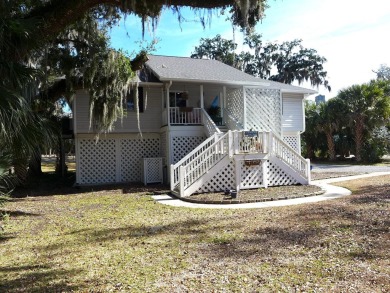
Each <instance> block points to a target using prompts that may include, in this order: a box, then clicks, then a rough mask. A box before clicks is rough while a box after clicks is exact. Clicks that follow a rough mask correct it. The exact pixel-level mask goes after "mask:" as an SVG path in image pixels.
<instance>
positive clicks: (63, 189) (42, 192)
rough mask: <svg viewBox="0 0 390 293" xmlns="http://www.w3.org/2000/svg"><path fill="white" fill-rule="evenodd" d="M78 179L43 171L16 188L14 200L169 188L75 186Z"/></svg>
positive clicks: (131, 185)
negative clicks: (38, 175)
mask: <svg viewBox="0 0 390 293" xmlns="http://www.w3.org/2000/svg"><path fill="white" fill-rule="evenodd" d="M75 179H76V174H75V172H68V174H67V175H66V177H64V178H62V177H61V176H60V175H58V174H56V173H43V174H42V175H41V176H40V177H37V178H34V180H31V181H30V182H28V183H27V184H26V185H25V186H21V187H18V188H16V189H15V190H14V191H13V193H12V194H11V196H12V198H13V201H15V198H24V197H28V196H30V197H34V196H53V195H72V194H80V193H88V192H92V191H93V192H99V191H106V192H110V191H116V192H117V191H118V190H119V192H121V193H132V192H150V193H153V192H158V191H161V190H168V189H169V188H168V186H166V185H162V184H153V185H148V186H145V185H144V184H142V183H140V182H135V183H126V184H125V183H123V184H105V185H96V186H74V183H75Z"/></svg>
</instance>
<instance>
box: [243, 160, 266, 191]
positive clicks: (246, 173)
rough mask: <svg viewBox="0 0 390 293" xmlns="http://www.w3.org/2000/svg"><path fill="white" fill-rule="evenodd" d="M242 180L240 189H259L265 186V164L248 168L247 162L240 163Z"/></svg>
mask: <svg viewBox="0 0 390 293" xmlns="http://www.w3.org/2000/svg"><path fill="white" fill-rule="evenodd" d="M239 164H240V168H241V180H240V189H250V188H259V187H262V186H263V164H262V162H261V163H260V165H254V166H246V165H245V161H240V162H239Z"/></svg>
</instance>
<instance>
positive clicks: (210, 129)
mask: <svg viewBox="0 0 390 293" xmlns="http://www.w3.org/2000/svg"><path fill="white" fill-rule="evenodd" d="M201 113H202V122H203V126H204V128H205V132H206V134H207V136H208V137H210V136H212V135H213V134H214V133H222V132H221V130H219V128H218V126H217V125H216V124H215V122H214V121H213V119H211V117H210V116H209V114H208V113H207V112H206V110H205V109H203V108H202V110H201Z"/></svg>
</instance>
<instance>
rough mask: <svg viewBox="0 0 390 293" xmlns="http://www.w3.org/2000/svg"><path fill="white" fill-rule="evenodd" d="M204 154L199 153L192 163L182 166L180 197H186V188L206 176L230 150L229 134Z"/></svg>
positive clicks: (218, 140)
mask: <svg viewBox="0 0 390 293" xmlns="http://www.w3.org/2000/svg"><path fill="white" fill-rule="evenodd" d="M215 138H216V139H215V141H214V143H213V144H212V145H210V146H209V147H208V148H207V149H205V150H204V151H203V152H201V153H199V155H198V156H197V157H195V158H194V159H193V160H192V161H190V162H189V163H188V164H186V165H181V166H180V196H183V195H184V191H185V189H186V188H188V187H189V186H191V185H192V184H193V183H194V182H195V181H197V180H198V179H199V178H201V177H202V176H203V175H204V174H206V173H207V172H208V171H209V170H210V169H211V168H212V167H214V166H215V165H216V164H217V163H218V162H219V161H221V160H222V159H223V158H224V157H225V156H226V155H227V154H228V148H229V133H225V134H224V135H223V136H221V137H219V138H217V136H215Z"/></svg>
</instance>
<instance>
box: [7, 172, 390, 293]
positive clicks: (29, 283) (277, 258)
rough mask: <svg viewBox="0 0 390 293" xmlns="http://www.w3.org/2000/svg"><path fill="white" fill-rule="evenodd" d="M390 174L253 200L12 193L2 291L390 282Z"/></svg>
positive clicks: (374, 288) (372, 286)
mask: <svg viewBox="0 0 390 293" xmlns="http://www.w3.org/2000/svg"><path fill="white" fill-rule="evenodd" d="M389 182H390V176H382V177H375V178H372V179H364V180H359V181H353V182H347V183H343V184H342V185H344V186H347V187H350V188H351V189H353V191H354V195H352V196H349V197H346V198H343V199H339V200H331V201H326V202H322V203H316V204H311V205H301V206H294V207H283V208H270V209H253V210H209V209H207V210H204V209H185V208H173V207H168V206H163V205H161V204H158V203H156V202H154V201H153V200H152V199H151V197H150V196H149V195H148V192H147V191H146V190H144V189H143V188H142V187H139V188H138V189H137V190H133V191H131V190H130V192H128V191H129V190H128V188H126V189H121V188H117V187H115V188H111V189H106V190H99V191H92V192H91V191H88V190H86V189H81V190H77V191H75V190H73V192H70V190H67V191H66V193H67V194H66V195H65V194H61V190H59V191H58V192H52V193H54V195H49V193H48V195H47V196H41V197H27V198H17V199H13V200H11V201H10V202H8V203H7V204H6V206H5V207H3V208H2V209H3V212H6V213H7V214H8V215H9V217H8V220H6V221H3V223H2V225H3V226H4V231H3V232H2V233H1V232H0V256H1V261H0V280H1V281H0V292H69V291H76V292H86V291H89V292H108V291H113V292H256V291H259V292H268V291H269V292H275V291H282V292H283V291H286V292H291V291H294V292H303V291H305V292H314V291H315V292H329V291H336V292H386V291H387V292H389V291H390V243H389V232H390V231H389V226H390V225H389V219H390V201H389V194H388V191H389V190H390V184H389Z"/></svg>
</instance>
